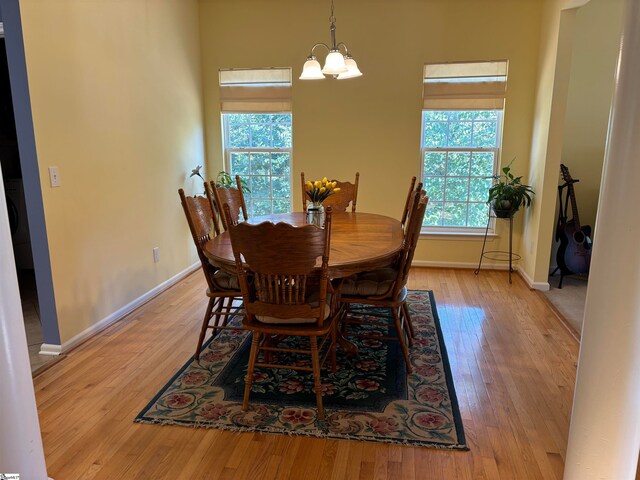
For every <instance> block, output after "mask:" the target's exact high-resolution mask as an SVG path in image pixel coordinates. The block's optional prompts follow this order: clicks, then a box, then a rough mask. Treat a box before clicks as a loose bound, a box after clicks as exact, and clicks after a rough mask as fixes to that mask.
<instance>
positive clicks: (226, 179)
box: [216, 170, 251, 193]
mask: <svg viewBox="0 0 640 480" xmlns="http://www.w3.org/2000/svg"><path fill="white" fill-rule="evenodd" d="M235 186H236V182H235V179H234V178H232V177H231V175H229V174H228V173H227V172H225V171H224V170H222V171H220V172H218V176H217V177H216V187H222V188H229V187H235ZM240 186H242V191H243V192H246V193H251V189H250V188H249V185H247V182H246V181H245V180H244V179H243V178H241V179H240Z"/></svg>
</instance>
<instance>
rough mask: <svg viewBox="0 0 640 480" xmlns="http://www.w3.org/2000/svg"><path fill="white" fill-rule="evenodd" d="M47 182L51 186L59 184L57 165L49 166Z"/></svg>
mask: <svg viewBox="0 0 640 480" xmlns="http://www.w3.org/2000/svg"><path fill="white" fill-rule="evenodd" d="M49 183H50V184H51V186H52V187H59V186H60V171H59V170H58V167H49Z"/></svg>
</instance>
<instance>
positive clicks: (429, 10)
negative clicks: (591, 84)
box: [200, 0, 540, 264]
mask: <svg viewBox="0 0 640 480" xmlns="http://www.w3.org/2000/svg"><path fill="white" fill-rule="evenodd" d="M335 13H336V18H337V34H338V41H343V42H345V43H346V44H347V45H348V46H349V49H350V51H351V52H352V53H353V55H354V57H355V58H356V60H357V61H358V65H359V66H360V69H361V70H362V71H363V72H364V76H363V77H360V78H356V79H351V80H345V81H334V80H330V79H325V80H322V81H315V82H303V81H300V80H298V78H297V77H298V76H299V75H300V69H301V67H302V64H303V63H304V60H305V58H306V56H307V55H308V52H309V49H310V48H311V46H312V45H313V44H314V43H316V42H320V41H324V42H329V38H328V37H329V25H328V16H329V11H328V4H327V3H325V2H311V1H300V0H281V1H265V2H257V1H232V0H201V2H200V34H201V39H202V43H201V49H202V68H203V85H204V101H205V126H206V129H205V130H206V139H207V142H206V144H207V161H208V165H209V170H210V171H212V172H214V171H217V170H219V169H220V168H222V147H221V134H220V131H221V127H220V110H219V94H218V70H219V69H220V68H229V67H263V66H279V67H286V66H291V67H293V73H294V83H293V122H294V132H293V186H294V201H293V202H294V203H293V206H294V209H295V210H299V209H300V208H301V207H300V204H301V199H300V189H299V186H298V185H299V176H300V172H301V171H304V172H305V174H306V175H307V176H308V177H323V176H325V175H326V176H329V177H336V178H340V179H350V178H353V175H354V172H355V171H356V170H359V171H360V174H361V177H360V181H361V183H360V185H361V187H360V192H359V194H358V209H359V210H363V211H369V212H378V213H382V214H386V215H391V216H396V217H399V216H400V214H401V211H402V207H403V202H404V201H405V198H406V189H407V188H408V184H409V179H410V178H411V176H413V175H418V174H419V172H420V122H421V108H422V100H421V95H422V67H423V65H424V63H426V62H439V61H456V60H457V61H464V60H490V59H503V58H506V59H508V60H509V62H510V63H509V81H508V93H507V102H506V110H505V117H504V125H505V126H504V140H503V163H508V162H509V161H510V160H511V159H512V158H513V157H517V160H516V163H515V164H514V170H515V171H516V173H519V174H526V172H527V171H528V168H529V160H528V157H529V151H530V137H531V127H532V112H533V92H534V89H535V75H536V69H537V53H538V44H539V27H540V25H539V17H540V2H538V1H537V0H518V1H513V0H486V1H482V2H479V1H476V0H462V1H456V2H451V1H450V0H431V1H420V2H418V1H413V0H401V1H396V2H388V1H381V0H373V1H371V0H367V1H365V0H351V1H345V2H338V3H337V4H336V11H335ZM323 58H324V54H323ZM385 189H387V190H386V191H385ZM389 189H392V190H391V191H388V190H389ZM522 219H523V215H522V214H519V215H518V218H517V221H516V224H517V226H516V234H515V242H516V243H515V244H516V245H517V244H518V242H519V238H520V231H521V229H522V227H521V223H520V222H522ZM507 225H508V224H507V223H506V222H499V225H498V229H499V230H498V231H499V232H500V233H501V234H502V235H501V237H500V239H499V240H497V241H496V242H494V245H492V248H493V249H496V248H498V249H499V248H501V249H506V248H507V245H508V244H507V238H506V231H507ZM481 242H482V239H481V238H476V239H473V240H469V239H466V240H450V239H447V240H442V239H437V237H429V238H425V239H424V240H422V241H421V242H420V244H419V246H418V250H417V252H416V260H422V261H430V262H457V263H460V264H474V263H475V262H477V260H478V256H479V254H480V249H481Z"/></svg>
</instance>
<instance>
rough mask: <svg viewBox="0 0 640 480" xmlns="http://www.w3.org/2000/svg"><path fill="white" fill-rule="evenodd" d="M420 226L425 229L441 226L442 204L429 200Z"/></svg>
mask: <svg viewBox="0 0 640 480" xmlns="http://www.w3.org/2000/svg"><path fill="white" fill-rule="evenodd" d="M422 225H424V226H425V227H437V226H440V225H442V202H432V201H431V200H429V203H427V211H426V212H425V214H424V220H423V222H422Z"/></svg>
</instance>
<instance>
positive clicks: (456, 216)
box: [443, 202, 467, 227]
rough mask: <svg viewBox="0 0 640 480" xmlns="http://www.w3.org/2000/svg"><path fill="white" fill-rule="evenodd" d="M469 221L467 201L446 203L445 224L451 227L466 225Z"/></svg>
mask: <svg viewBox="0 0 640 480" xmlns="http://www.w3.org/2000/svg"><path fill="white" fill-rule="evenodd" d="M466 223H467V204H466V203H449V202H447V203H445V204H444V221H443V225H445V226H449V227H464V226H465V225H466Z"/></svg>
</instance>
